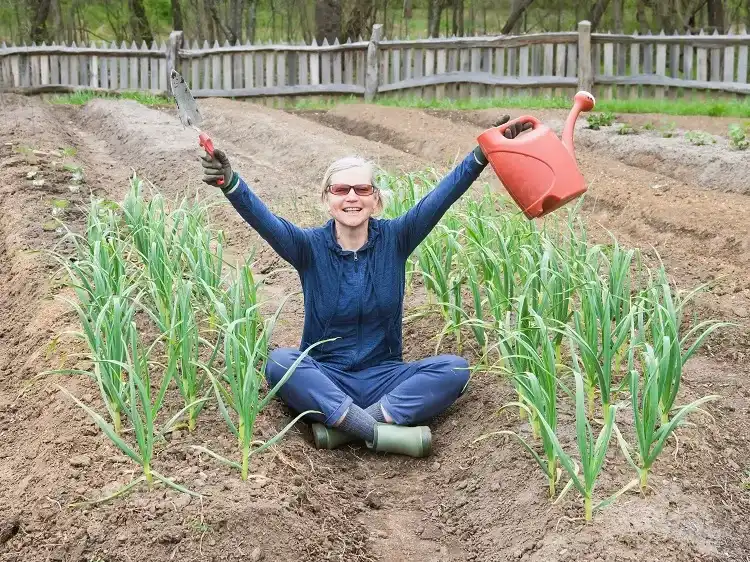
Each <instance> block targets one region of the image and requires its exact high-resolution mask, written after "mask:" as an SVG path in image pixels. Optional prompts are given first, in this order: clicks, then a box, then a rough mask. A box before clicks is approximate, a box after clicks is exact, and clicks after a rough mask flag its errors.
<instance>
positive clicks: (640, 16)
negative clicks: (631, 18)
mask: <svg viewBox="0 0 750 562" xmlns="http://www.w3.org/2000/svg"><path fill="white" fill-rule="evenodd" d="M635 20H636V21H637V22H638V32H639V33H640V34H641V35H644V34H645V33H646V32H647V31H648V21H647V20H646V0H636V5H635Z"/></svg>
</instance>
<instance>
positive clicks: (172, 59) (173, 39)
mask: <svg viewBox="0 0 750 562" xmlns="http://www.w3.org/2000/svg"><path fill="white" fill-rule="evenodd" d="M180 47H182V31H173V32H172V33H170V34H169V47H168V48H167V91H168V92H169V93H170V94H171V93H172V69H173V68H175V69H176V68H177V59H178V57H179V56H180V53H179V51H180Z"/></svg>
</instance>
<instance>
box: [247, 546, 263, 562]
mask: <svg viewBox="0 0 750 562" xmlns="http://www.w3.org/2000/svg"><path fill="white" fill-rule="evenodd" d="M265 556H266V555H265V553H264V552H263V551H262V550H261V549H260V547H259V546H256V547H255V548H254V549H253V551H252V552H251V553H250V562H260V561H261V560H263V559H264V558H265Z"/></svg>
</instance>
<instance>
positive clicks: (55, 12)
mask: <svg viewBox="0 0 750 562" xmlns="http://www.w3.org/2000/svg"><path fill="white" fill-rule="evenodd" d="M50 12H51V14H50V15H51V16H52V26H53V27H52V29H54V30H55V31H54V34H53V36H52V39H54V40H55V41H57V42H58V43H61V42H62V41H63V40H64V38H65V31H64V30H63V20H62V13H61V11H60V0H52V3H51V5H50Z"/></svg>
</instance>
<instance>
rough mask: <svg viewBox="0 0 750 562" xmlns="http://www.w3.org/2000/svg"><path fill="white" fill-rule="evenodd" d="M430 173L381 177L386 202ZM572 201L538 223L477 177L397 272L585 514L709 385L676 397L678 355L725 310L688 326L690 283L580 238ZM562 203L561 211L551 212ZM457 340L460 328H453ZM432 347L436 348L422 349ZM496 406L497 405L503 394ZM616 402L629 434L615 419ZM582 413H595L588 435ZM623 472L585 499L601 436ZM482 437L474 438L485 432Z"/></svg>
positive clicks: (681, 360)
mask: <svg viewBox="0 0 750 562" xmlns="http://www.w3.org/2000/svg"><path fill="white" fill-rule="evenodd" d="M438 179H439V178H437V177H436V176H435V175H434V174H432V175H431V174H425V173H423V174H413V175H409V176H405V177H392V176H384V177H383V178H382V181H384V182H385V184H386V185H388V186H389V187H390V188H391V189H392V190H393V192H394V193H395V197H394V198H393V199H394V205H393V206H392V207H391V208H390V210H389V211H388V213H389V214H390V215H391V216H397V215H400V214H401V213H403V212H405V211H406V210H407V209H408V208H410V207H411V206H412V205H414V203H415V202H416V201H417V200H418V199H419V197H421V195H422V194H423V193H425V192H426V191H428V190H430V189H431V188H432V186H433V185H434V182H435V181H437V180H438ZM581 204H582V200H581V201H579V204H578V206H577V207H569V208H568V209H567V210H566V211H559V212H558V213H557V214H556V215H554V216H552V217H551V218H548V219H546V220H544V221H540V222H541V224H538V223H537V222H536V221H528V220H527V219H526V218H525V217H524V216H523V215H522V214H521V213H519V212H518V210H517V208H514V206H513V205H512V203H511V202H509V201H508V200H507V199H505V198H501V197H498V196H497V194H494V193H492V192H491V191H490V188H489V187H488V186H486V187H485V190H484V193H483V194H482V196H481V197H479V198H470V197H468V196H467V197H465V201H464V202H462V203H461V204H457V205H454V207H453V208H451V210H449V211H448V213H447V214H446V216H445V217H444V218H443V220H442V221H441V223H440V224H439V225H438V227H437V228H436V229H435V230H434V231H433V232H432V233H431V234H430V236H429V237H428V238H427V239H426V240H425V241H424V242H423V244H422V245H421V246H420V247H419V248H418V249H417V250H416V251H415V253H414V255H413V256H412V259H411V260H410V262H409V264H408V272H409V280H410V283H411V284H414V283H416V282H420V281H421V283H422V284H423V285H424V287H425V288H426V290H427V293H428V301H429V302H428V304H427V305H426V306H425V308H424V310H422V311H419V312H417V313H416V314H414V315H413V316H412V318H413V317H414V316H418V315H420V314H430V313H433V312H434V311H435V310H436V309H437V310H438V311H439V314H440V315H441V316H442V318H443V320H444V328H443V329H442V331H441V333H440V334H439V336H438V344H437V345H438V346H439V345H441V342H442V341H443V338H444V337H445V336H448V335H451V336H453V337H454V338H455V342H456V345H457V346H458V350H459V352H461V350H462V349H463V348H464V347H465V346H466V345H467V344H468V345H470V346H472V347H473V348H474V350H475V351H476V355H477V356H478V357H479V358H480V359H479V361H478V364H477V365H476V366H475V368H476V369H485V370H489V371H492V372H497V373H500V374H503V375H504V377H505V378H507V379H509V380H510V381H511V382H512V384H513V385H514V388H515V391H516V395H517V399H516V400H515V401H513V402H512V403H511V404H508V406H511V405H512V406H513V407H515V408H517V409H518V411H519V414H520V417H521V418H523V419H528V421H529V422H530V425H531V428H532V437H531V440H525V439H523V438H522V437H521V436H520V434H519V433H517V432H505V431H501V432H497V433H493V435H496V434H512V435H514V436H515V437H517V438H518V439H519V440H520V442H521V443H522V445H523V446H524V447H525V449H526V450H527V451H528V452H529V453H530V454H531V455H532V456H533V458H534V460H536V461H537V463H538V464H539V466H540V467H541V468H542V470H543V472H544V474H545V476H546V477H547V479H548V484H549V495H550V497H552V498H554V497H555V496H556V492H557V490H558V483H559V482H560V479H561V478H562V476H563V475H566V476H567V478H568V482H567V484H566V486H564V488H563V490H562V492H561V493H560V496H559V497H558V499H559V498H560V497H562V496H564V495H565V493H567V491H568V490H569V489H570V487H571V486H574V487H575V488H576V489H577V490H578V491H579V492H580V494H581V495H582V496H583V499H584V506H585V517H586V519H587V520H588V519H590V518H591V516H592V512H593V510H594V507H603V506H605V505H607V504H608V503H609V502H611V501H613V499H614V498H615V497H616V496H617V495H619V494H621V493H623V492H624V491H626V490H627V489H630V488H633V487H635V486H636V485H639V486H640V488H641V489H642V490H643V489H645V488H646V486H647V483H648V474H649V472H650V471H651V468H652V466H653V464H654V462H655V460H656V458H657V457H658V455H659V454H660V453H661V451H662V450H663V448H664V446H665V444H666V442H667V439H668V438H669V436H670V435H672V434H673V432H674V431H675V429H676V428H678V427H679V426H680V425H681V424H682V423H683V422H684V420H685V417H686V416H687V415H688V414H689V413H690V412H693V411H696V410H699V409H700V407H701V405H702V404H704V403H705V402H707V401H709V400H712V399H715V398H717V397H716V396H706V397H703V398H700V399H698V400H696V401H694V402H691V403H689V404H687V405H683V406H680V405H678V402H677V398H678V392H679V389H680V383H681V380H682V373H683V367H684V365H685V362H686V361H687V360H688V359H689V358H690V357H691V356H692V355H693V354H694V353H695V352H696V351H697V350H698V348H699V347H700V346H701V345H702V344H703V342H705V340H706V338H708V337H709V336H710V335H711V333H712V332H714V331H715V330H716V329H717V328H719V327H721V326H725V325H726V324H725V323H720V322H713V321H705V322H700V323H696V324H695V325H692V326H690V325H689V322H687V321H685V319H684V315H685V311H686V306H687V304H688V303H689V302H690V301H691V299H692V297H693V296H694V294H695V291H693V292H691V293H689V294H687V295H680V294H678V293H676V292H675V291H674V290H673V288H672V286H671V285H670V283H669V282H668V279H667V276H666V273H665V270H664V267H663V266H661V265H660V266H659V267H658V268H657V269H656V271H653V272H652V271H650V270H649V269H648V268H647V267H646V266H645V265H644V263H643V262H644V260H643V256H642V255H641V254H640V252H637V251H636V250H626V249H623V248H622V247H621V246H620V245H619V244H618V242H617V240H616V239H615V238H614V237H612V238H611V243H610V244H607V245H602V244H593V243H590V242H589V241H588V235H587V232H586V229H585V228H584V226H583V223H582V221H581V220H580V217H579V216H578V213H579V211H580V205H581ZM566 212H567V216H565V213H566ZM467 340H468V341H467ZM436 352H437V348H436ZM566 400H567V401H569V402H570V403H572V405H573V409H574V413H575V434H576V440H575V443H573V444H572V445H567V444H566V446H565V447H564V446H563V445H562V443H561V440H560V437H559V435H560V432H559V431H558V421H559V419H560V418H559V407H560V405H561V404H562V403H564V402H565V401H566ZM506 407H507V406H506ZM618 409H626V410H629V411H628V412H626V418H627V419H628V420H631V419H632V424H633V430H634V431H633V433H632V435H628V436H627V437H628V438H627V439H626V436H625V435H623V432H621V431H620V429H619V428H618V425H617V422H616V418H617V415H616V411H617V410H618ZM592 424H595V425H600V426H601V430H600V431H599V432H598V434H597V435H595V434H594V432H593V430H592ZM613 434H614V435H615V436H616V440H617V442H618V443H619V445H620V449H621V451H622V452H623V454H624V455H625V457H626V459H627V460H628V462H629V463H630V464H631V465H632V467H633V469H634V470H635V471H636V472H637V478H636V479H635V480H634V481H632V482H630V483H628V485H627V486H626V487H625V488H623V490H621V491H620V492H618V493H617V494H616V495H615V496H613V497H610V498H608V499H607V500H604V501H603V502H600V503H598V504H597V505H596V506H594V505H593V504H592V501H593V493H594V489H595V485H596V481H597V479H598V478H599V476H600V474H601V472H602V469H603V465H604V460H605V457H606V453H607V450H608V446H609V444H610V441H611V437H612V435H613ZM486 437H487V436H486V435H485V436H482V437H481V438H480V439H483V438H486Z"/></svg>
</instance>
